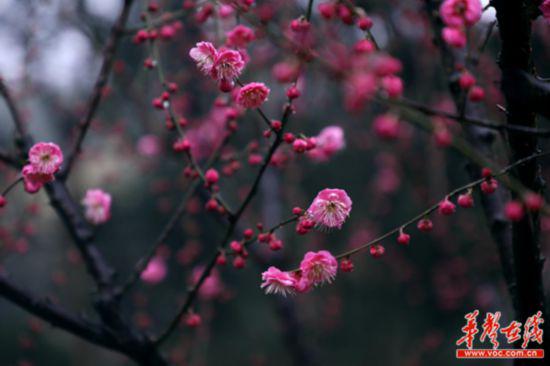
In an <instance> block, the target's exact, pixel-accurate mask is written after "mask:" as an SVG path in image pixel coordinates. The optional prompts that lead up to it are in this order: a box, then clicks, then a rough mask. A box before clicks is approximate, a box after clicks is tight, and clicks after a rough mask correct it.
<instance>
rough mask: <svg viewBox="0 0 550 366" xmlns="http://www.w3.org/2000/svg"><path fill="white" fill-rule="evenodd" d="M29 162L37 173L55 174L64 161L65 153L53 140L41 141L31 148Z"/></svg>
mask: <svg viewBox="0 0 550 366" xmlns="http://www.w3.org/2000/svg"><path fill="white" fill-rule="evenodd" d="M29 163H30V164H31V165H32V167H33V169H34V172H35V173H37V174H44V175H49V174H55V173H57V171H58V170H59V168H60V167H61V164H62V163H63V153H62V152H61V149H60V148H59V146H57V145H56V144H54V143H52V142H39V143H37V144H35V145H33V147H31V148H30V150H29Z"/></svg>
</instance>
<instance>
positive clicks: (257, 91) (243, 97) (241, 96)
mask: <svg viewBox="0 0 550 366" xmlns="http://www.w3.org/2000/svg"><path fill="white" fill-rule="evenodd" d="M269 92H270V90H269V88H268V87H267V86H265V84H264V83H256V82H253V83H248V84H246V85H245V86H243V87H242V88H241V89H240V90H239V92H238V94H237V103H238V104H239V105H240V106H241V107H244V108H258V107H259V106H261V105H262V104H263V103H264V102H265V101H266V100H267V97H268V96H269Z"/></svg>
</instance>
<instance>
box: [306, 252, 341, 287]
mask: <svg viewBox="0 0 550 366" xmlns="http://www.w3.org/2000/svg"><path fill="white" fill-rule="evenodd" d="M300 271H301V272H302V277H303V278H304V279H306V280H307V281H308V282H309V283H310V284H311V285H320V284H323V283H325V282H328V283H331V282H332V281H333V280H334V278H335V277H336V272H337V271H338V261H337V260H336V258H335V257H334V256H333V255H332V254H330V252H328V251H326V250H320V251H318V252H307V253H306V255H305V256H304V259H302V262H301V263H300Z"/></svg>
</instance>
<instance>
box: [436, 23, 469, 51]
mask: <svg viewBox="0 0 550 366" xmlns="http://www.w3.org/2000/svg"><path fill="white" fill-rule="evenodd" d="M441 36H442V37H443V40H444V41H445V43H447V44H448V45H449V46H451V47H455V48H463V47H464V46H466V33H465V32H464V30H463V29H461V28H452V27H445V28H443V30H442V31H441Z"/></svg>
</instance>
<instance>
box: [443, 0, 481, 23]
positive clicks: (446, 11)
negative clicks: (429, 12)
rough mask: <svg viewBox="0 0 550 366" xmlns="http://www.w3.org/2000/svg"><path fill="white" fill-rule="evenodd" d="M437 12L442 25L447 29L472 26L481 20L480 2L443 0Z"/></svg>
mask: <svg viewBox="0 0 550 366" xmlns="http://www.w3.org/2000/svg"><path fill="white" fill-rule="evenodd" d="M439 12H440V14H441V19H442V20H443V23H445V25H447V26H449V27H461V26H472V25H474V24H475V23H477V22H478V21H479V19H480V18H481V1H480V0H445V1H444V2H443V3H442V4H441V7H440V8H439Z"/></svg>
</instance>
